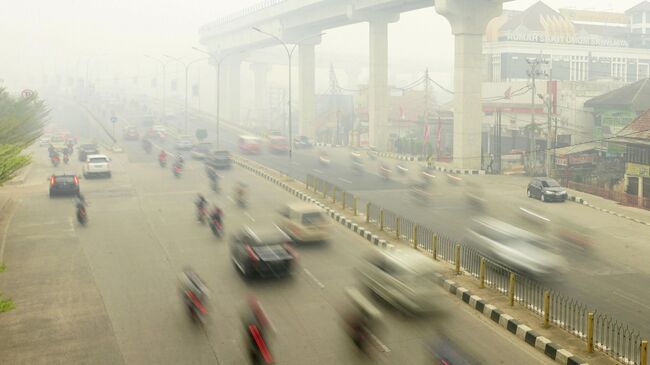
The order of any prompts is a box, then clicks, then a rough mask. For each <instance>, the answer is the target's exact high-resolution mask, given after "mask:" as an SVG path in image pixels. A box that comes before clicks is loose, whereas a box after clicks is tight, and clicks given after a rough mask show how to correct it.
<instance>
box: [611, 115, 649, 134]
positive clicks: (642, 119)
mask: <svg viewBox="0 0 650 365" xmlns="http://www.w3.org/2000/svg"><path fill="white" fill-rule="evenodd" d="M617 137H622V138H625V139H626V140H630V141H631V140H642V141H650V108H648V110H646V111H645V112H644V113H642V114H641V115H639V116H638V117H637V118H636V119H634V120H633V121H632V122H630V124H628V125H626V126H625V128H623V129H621V130H620V131H619V132H618V134H617Z"/></svg>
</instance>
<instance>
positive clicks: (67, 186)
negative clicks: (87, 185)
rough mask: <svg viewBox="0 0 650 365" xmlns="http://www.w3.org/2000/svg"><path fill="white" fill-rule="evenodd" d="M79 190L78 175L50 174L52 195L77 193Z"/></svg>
mask: <svg viewBox="0 0 650 365" xmlns="http://www.w3.org/2000/svg"><path fill="white" fill-rule="evenodd" d="M78 192H79V177H78V176H77V175H67V174H62V175H52V176H50V197H53V196H56V195H77V193H78Z"/></svg>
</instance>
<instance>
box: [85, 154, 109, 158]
mask: <svg viewBox="0 0 650 365" xmlns="http://www.w3.org/2000/svg"><path fill="white" fill-rule="evenodd" d="M86 158H105V159H108V156H106V155H100V154H94V155H87V156H86Z"/></svg>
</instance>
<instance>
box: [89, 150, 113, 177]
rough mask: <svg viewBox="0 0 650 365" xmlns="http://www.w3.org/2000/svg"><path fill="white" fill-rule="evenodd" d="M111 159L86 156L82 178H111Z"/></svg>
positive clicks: (99, 156) (101, 156)
mask: <svg viewBox="0 0 650 365" xmlns="http://www.w3.org/2000/svg"><path fill="white" fill-rule="evenodd" d="M110 161H111V159H110V158H108V156H106V155H88V157H87V158H86V163H85V164H84V166H83V175H84V177H86V178H87V177H91V176H98V175H99V176H102V175H103V176H106V177H111V164H110Z"/></svg>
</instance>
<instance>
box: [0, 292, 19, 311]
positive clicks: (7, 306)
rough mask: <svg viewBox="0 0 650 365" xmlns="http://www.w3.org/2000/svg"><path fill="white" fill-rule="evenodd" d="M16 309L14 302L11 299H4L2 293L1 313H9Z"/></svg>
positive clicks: (0, 294)
mask: <svg viewBox="0 0 650 365" xmlns="http://www.w3.org/2000/svg"><path fill="white" fill-rule="evenodd" d="M15 308H16V304H14V301H13V300H11V298H10V299H2V293H0V313H2V312H8V311H10V310H12V309H15Z"/></svg>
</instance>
